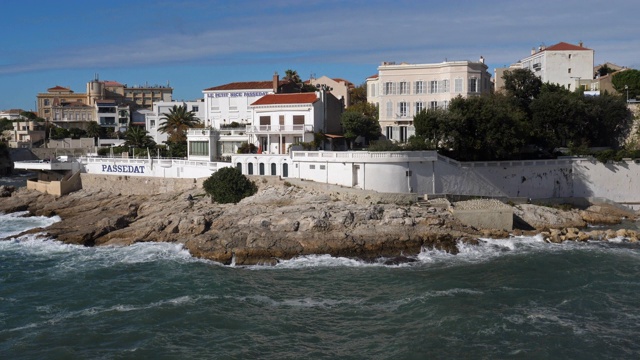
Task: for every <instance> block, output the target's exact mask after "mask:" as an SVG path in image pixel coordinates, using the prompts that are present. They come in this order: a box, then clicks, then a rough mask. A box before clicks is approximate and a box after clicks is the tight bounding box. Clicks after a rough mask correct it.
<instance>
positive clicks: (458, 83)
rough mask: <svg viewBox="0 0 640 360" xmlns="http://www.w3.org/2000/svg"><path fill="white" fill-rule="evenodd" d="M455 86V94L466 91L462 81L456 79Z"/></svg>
mask: <svg viewBox="0 0 640 360" xmlns="http://www.w3.org/2000/svg"><path fill="white" fill-rule="evenodd" d="M453 86H454V88H455V89H454V92H455V93H461V92H463V91H464V89H463V88H462V79H456V80H455V82H454V84H453Z"/></svg>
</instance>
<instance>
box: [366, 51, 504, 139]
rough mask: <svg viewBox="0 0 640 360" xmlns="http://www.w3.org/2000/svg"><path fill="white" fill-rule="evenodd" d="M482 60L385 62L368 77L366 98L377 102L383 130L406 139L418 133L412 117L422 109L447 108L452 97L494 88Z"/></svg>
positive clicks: (384, 132) (389, 137)
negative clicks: (414, 62) (418, 62)
mask: <svg viewBox="0 0 640 360" xmlns="http://www.w3.org/2000/svg"><path fill="white" fill-rule="evenodd" d="M487 69H488V67H487V65H485V63H484V59H483V58H480V61H479V62H471V61H445V62H442V63H437V64H406V63H402V64H395V63H387V62H385V63H382V65H381V66H379V67H378V74H377V75H375V76H372V77H369V78H368V79H367V101H368V102H369V103H373V104H376V105H378V107H379V109H380V110H379V121H380V126H381V128H382V134H383V135H385V136H386V137H387V138H388V139H390V140H393V141H397V142H406V141H407V139H408V138H409V137H410V136H411V135H413V134H414V133H415V129H414V127H413V117H414V116H415V115H417V114H418V113H420V111H422V110H426V109H435V108H443V109H444V108H447V107H448V106H449V102H450V101H451V99H453V98H455V97H457V96H462V97H463V98H466V97H469V96H478V95H481V94H484V93H490V92H491V90H492V83H491V74H489V72H488V71H487Z"/></svg>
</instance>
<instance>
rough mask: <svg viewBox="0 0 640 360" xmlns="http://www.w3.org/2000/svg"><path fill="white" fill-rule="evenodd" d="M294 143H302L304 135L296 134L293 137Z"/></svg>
mask: <svg viewBox="0 0 640 360" xmlns="http://www.w3.org/2000/svg"><path fill="white" fill-rule="evenodd" d="M293 143H294V144H301V143H302V136H294V137H293Z"/></svg>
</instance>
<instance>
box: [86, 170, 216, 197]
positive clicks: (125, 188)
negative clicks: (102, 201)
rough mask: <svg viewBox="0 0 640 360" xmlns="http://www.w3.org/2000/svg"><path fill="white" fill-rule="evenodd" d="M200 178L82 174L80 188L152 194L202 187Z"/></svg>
mask: <svg viewBox="0 0 640 360" xmlns="http://www.w3.org/2000/svg"><path fill="white" fill-rule="evenodd" d="M205 179H206V178H200V179H171V178H152V177H140V176H135V177H134V176H126V175H122V176H121V175H96V174H82V175H81V182H82V188H83V189H87V190H92V191H94V190H102V191H109V192H113V193H116V194H117V193H119V194H121V195H153V194H164V193H169V192H174V191H186V190H191V189H193V190H195V189H202V182H203V181H204V180H205Z"/></svg>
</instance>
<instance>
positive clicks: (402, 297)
mask: <svg viewBox="0 0 640 360" xmlns="http://www.w3.org/2000/svg"><path fill="white" fill-rule="evenodd" d="M18 215H20V214H10V215H0V238H10V237H11V235H12V234H15V233H17V232H19V231H21V230H24V229H27V228H32V227H35V226H44V225H47V224H49V223H52V222H54V221H58V219H56V218H51V219H48V218H41V217H32V218H21V217H19V216H18ZM639 276H640V247H639V246H638V245H635V244H630V243H627V242H625V241H624V239H617V240H616V241H614V242H610V243H603V242H590V243H587V244H577V243H565V244H559V245H558V244H546V243H544V242H543V241H542V240H541V239H540V238H539V237H523V238H515V239H509V240H485V241H483V242H482V244H481V245H479V246H466V247H463V248H462V251H461V253H460V254H459V255H456V256H453V255H449V254H446V253H442V252H439V251H423V252H422V253H421V254H420V255H419V256H418V261H417V262H414V263H411V264H405V265H401V266H384V265H381V264H367V263H363V262H361V261H357V260H351V259H344V258H331V257H329V256H322V255H320V256H312V257H304V258H298V259H294V260H290V261H284V262H282V263H281V264H279V265H277V266H275V267H261V266H253V267H233V266H222V265H219V264H216V263H213V262H209V261H203V260H198V259H194V258H192V257H190V256H189V254H188V253H187V252H186V251H185V250H184V249H182V248H181V247H180V246H177V245H173V244H155V243H145V244H136V245H133V246H131V247H126V248H123V247H99V248H85V247H79V246H72V245H64V244H61V243H59V242H55V241H51V240H37V239H35V238H33V237H24V238H20V239H11V240H7V241H0V354H1V355H0V358H3V359H45V358H46V359H138V358H139V359H163V358H166V359H174V358H182V359H234V358H237V359H247V358H249V359H300V358H307V359H391V358H395V359H431V358H436V359H437V358H442V359H457V358H474V359H475V358H486V359H508V358H513V359H522V358H534V359H539V358H541V359H545V358H546V359H556V358H572V359H635V358H638V356H639V355H640V340H639V339H640V310H639V309H638V306H639V303H640V279H639V278H638V277H639Z"/></svg>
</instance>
